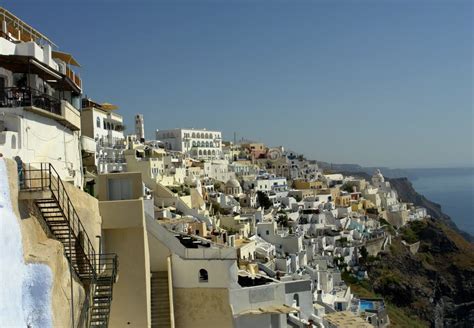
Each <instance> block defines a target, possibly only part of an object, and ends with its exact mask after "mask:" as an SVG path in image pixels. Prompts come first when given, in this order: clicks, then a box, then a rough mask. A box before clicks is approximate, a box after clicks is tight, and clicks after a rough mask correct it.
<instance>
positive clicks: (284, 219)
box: [277, 214, 288, 227]
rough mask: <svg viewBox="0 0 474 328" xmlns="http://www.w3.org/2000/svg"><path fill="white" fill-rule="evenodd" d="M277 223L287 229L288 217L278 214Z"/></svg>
mask: <svg viewBox="0 0 474 328" xmlns="http://www.w3.org/2000/svg"><path fill="white" fill-rule="evenodd" d="M277 223H278V224H279V225H281V226H282V227H288V215H286V214H280V215H279V216H278V219H277Z"/></svg>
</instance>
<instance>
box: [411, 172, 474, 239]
mask: <svg viewBox="0 0 474 328" xmlns="http://www.w3.org/2000/svg"><path fill="white" fill-rule="evenodd" d="M404 171H407V172H409V174H407V175H408V177H409V179H410V181H411V183H412V184H413V187H414V188H415V190H416V191H417V192H418V193H420V194H422V195H424V196H425V197H426V198H428V199H429V200H431V201H433V202H435V203H438V204H440V205H441V209H442V211H443V212H444V213H446V214H447V215H449V216H450V217H451V219H452V220H453V221H454V222H455V223H456V225H457V226H458V228H459V229H461V230H463V231H466V232H468V233H470V234H471V235H474V168H450V169H447V168H442V169H404Z"/></svg>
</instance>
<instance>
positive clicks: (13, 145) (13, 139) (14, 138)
mask: <svg viewBox="0 0 474 328" xmlns="http://www.w3.org/2000/svg"><path fill="white" fill-rule="evenodd" d="M11 148H12V149H16V136H15V135H12V144H11Z"/></svg>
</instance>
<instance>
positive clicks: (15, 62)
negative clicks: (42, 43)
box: [0, 55, 62, 80]
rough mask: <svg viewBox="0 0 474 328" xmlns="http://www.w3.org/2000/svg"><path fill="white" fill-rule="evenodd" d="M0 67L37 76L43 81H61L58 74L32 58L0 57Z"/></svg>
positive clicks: (17, 56)
mask: <svg viewBox="0 0 474 328" xmlns="http://www.w3.org/2000/svg"><path fill="white" fill-rule="evenodd" d="M0 67H3V68H5V69H7V70H9V71H12V72H14V73H31V74H37V75H38V76H40V77H41V78H42V79H44V80H57V79H61V78H62V77H61V75H60V74H59V73H56V72H54V70H53V69H51V68H49V67H47V66H46V65H44V64H43V63H41V62H39V61H38V60H36V59H35V58H33V57H29V56H19V55H0Z"/></svg>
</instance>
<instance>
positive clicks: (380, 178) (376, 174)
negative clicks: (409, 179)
mask: <svg viewBox="0 0 474 328" xmlns="http://www.w3.org/2000/svg"><path fill="white" fill-rule="evenodd" d="M372 181H381V182H384V181H385V178H384V177H383V174H382V172H380V170H379V169H377V170H375V172H374V175H373V176H372Z"/></svg>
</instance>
